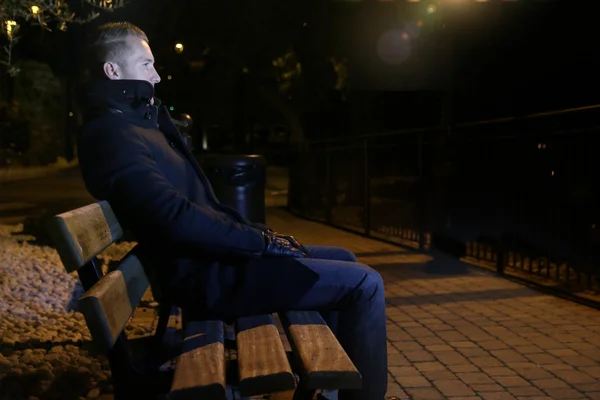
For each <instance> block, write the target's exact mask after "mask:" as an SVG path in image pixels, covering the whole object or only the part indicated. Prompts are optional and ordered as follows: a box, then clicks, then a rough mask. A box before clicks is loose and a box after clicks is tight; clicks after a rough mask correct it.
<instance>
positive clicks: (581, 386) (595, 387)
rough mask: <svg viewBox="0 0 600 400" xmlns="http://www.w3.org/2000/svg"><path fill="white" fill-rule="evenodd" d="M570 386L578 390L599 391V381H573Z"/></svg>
mask: <svg viewBox="0 0 600 400" xmlns="http://www.w3.org/2000/svg"><path fill="white" fill-rule="evenodd" d="M572 386H573V387H574V388H575V389H577V390H579V391H580V392H600V382H598V381H596V382H595V383H574V384H573V385H572Z"/></svg>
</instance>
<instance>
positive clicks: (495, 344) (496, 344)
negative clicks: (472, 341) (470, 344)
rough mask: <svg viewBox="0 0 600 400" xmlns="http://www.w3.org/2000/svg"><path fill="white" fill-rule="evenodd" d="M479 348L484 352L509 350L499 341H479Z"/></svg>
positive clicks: (507, 346) (508, 347)
mask: <svg viewBox="0 0 600 400" xmlns="http://www.w3.org/2000/svg"><path fill="white" fill-rule="evenodd" d="M478 344H479V346H481V348H483V349H485V350H503V349H510V346H509V345H507V344H506V343H504V342H503V341H501V340H484V341H480V342H479V343H478Z"/></svg>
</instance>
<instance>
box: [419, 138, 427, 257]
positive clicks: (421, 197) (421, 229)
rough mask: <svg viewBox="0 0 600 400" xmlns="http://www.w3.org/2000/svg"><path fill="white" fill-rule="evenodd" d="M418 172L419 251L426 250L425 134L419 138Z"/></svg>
mask: <svg viewBox="0 0 600 400" xmlns="http://www.w3.org/2000/svg"><path fill="white" fill-rule="evenodd" d="M417 154H418V156H417V157H418V161H417V171H418V177H419V178H418V181H417V182H418V183H417V184H418V199H417V202H418V204H417V210H418V216H417V218H418V224H419V250H420V251H423V250H425V226H426V223H425V208H426V201H425V197H426V196H425V182H424V172H423V134H418V136H417Z"/></svg>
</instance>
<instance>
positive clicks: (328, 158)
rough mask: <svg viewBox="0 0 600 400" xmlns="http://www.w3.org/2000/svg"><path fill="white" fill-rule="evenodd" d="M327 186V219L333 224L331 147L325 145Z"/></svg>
mask: <svg viewBox="0 0 600 400" xmlns="http://www.w3.org/2000/svg"><path fill="white" fill-rule="evenodd" d="M325 182H326V183H325V184H326V186H327V210H326V213H325V219H326V221H327V223H328V224H331V221H332V216H331V214H332V213H331V209H332V208H333V198H334V194H333V178H332V176H331V154H330V153H329V146H328V145H325Z"/></svg>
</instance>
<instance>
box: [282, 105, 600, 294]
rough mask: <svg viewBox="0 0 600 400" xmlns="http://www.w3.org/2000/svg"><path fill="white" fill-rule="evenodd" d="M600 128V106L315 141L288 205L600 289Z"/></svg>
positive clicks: (301, 160) (581, 288)
mask: <svg viewBox="0 0 600 400" xmlns="http://www.w3.org/2000/svg"><path fill="white" fill-rule="evenodd" d="M450 132H451V134H450ZM599 133H600V105H594V106H589V107H581V108H575V109H568V110H558V111H552V112H547V113H539V114H532V115H526V116H521V117H511V118H502V119H497V120H492V121H476V122H471V123H464V124H458V125H456V126H455V127H453V129H452V130H451V131H449V130H448V129H429V130H427V129H421V130H408V131H399V132H385V133H380V134H373V135H367V136H360V137H350V138H344V139H331V140H323V141H315V142H311V143H309V144H308V145H307V146H306V147H305V148H304V149H302V150H300V151H298V152H297V154H296V155H295V159H294V162H293V165H292V167H291V168H290V192H289V208H290V210H291V211H293V212H295V213H297V214H299V215H302V216H305V217H308V218H311V219H315V220H319V221H322V222H326V223H328V224H331V225H334V226H337V227H341V228H344V229H349V230H352V231H355V232H357V233H361V234H364V235H367V236H370V237H374V238H379V239H384V240H387V241H391V242H394V243H399V244H403V245H409V246H412V247H414V248H419V249H422V250H427V249H429V248H430V247H431V246H434V247H436V248H439V249H440V250H443V251H446V252H449V253H452V254H454V255H456V256H457V257H463V258H467V259H469V260H470V261H472V262H480V263H484V264H485V265H487V266H489V267H493V268H494V269H495V270H497V271H498V272H499V273H503V274H512V275H516V276H518V277H521V278H525V279H529V280H533V281H538V283H544V282H545V283H549V284H550V285H551V286H553V287H554V288H557V289H560V290H564V291H567V292H570V293H580V294H581V293H584V292H589V291H593V292H599V291H600V285H599V281H598V278H599V276H600V271H599V270H598V268H597V267H596V265H597V264H598V261H600V257H599V255H598V253H599V252H598V251H597V245H598V244H600V203H599V202H598V201H597V199H598V186H599V185H600V157H597V155H600V154H599V153H598V152H599V151H600V135H598V134H599ZM597 160H598V161H597Z"/></svg>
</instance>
